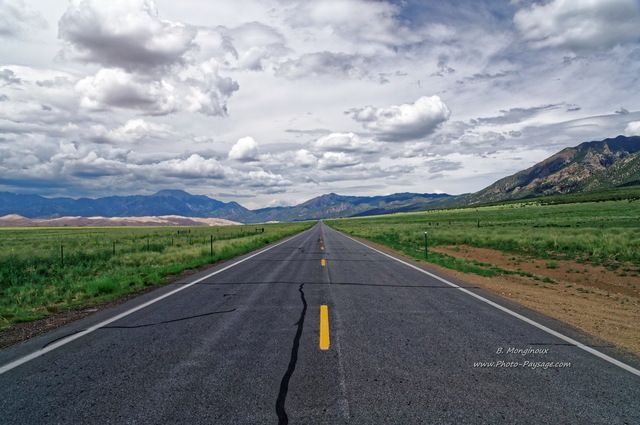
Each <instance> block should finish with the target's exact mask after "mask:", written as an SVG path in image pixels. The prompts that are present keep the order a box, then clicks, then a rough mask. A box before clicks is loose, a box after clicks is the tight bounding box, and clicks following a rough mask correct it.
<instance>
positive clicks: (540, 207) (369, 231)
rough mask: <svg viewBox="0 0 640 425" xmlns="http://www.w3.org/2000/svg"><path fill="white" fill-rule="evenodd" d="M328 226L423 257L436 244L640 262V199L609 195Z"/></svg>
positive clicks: (458, 263) (442, 260)
mask: <svg viewBox="0 0 640 425" xmlns="http://www.w3.org/2000/svg"><path fill="white" fill-rule="evenodd" d="M325 223H327V224H328V225H330V226H332V227H334V228H336V229H338V230H341V231H343V232H345V233H348V234H350V235H353V236H359V237H363V238H366V239H369V240H372V241H374V242H377V243H380V244H383V245H387V246H389V247H391V248H394V249H397V250H400V251H403V252H405V253H406V254H408V255H410V256H412V257H415V258H417V259H424V258H425V251H424V245H425V240H424V239H425V238H424V233H425V232H428V242H429V245H430V246H431V247H434V246H439V245H440V246H452V245H467V246H472V247H478V248H490V249H496V250H500V251H503V252H508V253H514V254H519V255H526V256H531V257H535V258H542V259H549V260H553V259H571V260H576V261H579V262H589V263H593V264H596V265H598V264H600V265H604V266H606V267H608V268H610V269H613V270H615V269H617V268H620V267H622V268H624V267H626V268H629V266H630V267H631V268H632V269H637V268H638V267H640V201H638V200H630V199H624V200H609V201H601V202H593V201H590V202H577V203H562V204H555V203H551V204H547V203H541V202H537V201H523V202H519V203H508V204H502V205H491V206H480V207H477V208H468V207H467V208H460V209H450V210H435V211H427V212H416V213H403V214H392V215H385V216H376V217H368V218H350V219H341V220H326V221H325ZM429 261H430V262H434V263H437V264H440V265H443V266H445V267H449V268H453V269H457V270H461V271H470V272H476V273H478V274H482V275H485V276H492V275H495V274H499V273H502V272H504V271H503V270H492V267H490V265H486V264H473V262H468V261H464V260H457V259H454V258H452V257H450V256H446V255H442V254H437V253H432V254H430V255H429Z"/></svg>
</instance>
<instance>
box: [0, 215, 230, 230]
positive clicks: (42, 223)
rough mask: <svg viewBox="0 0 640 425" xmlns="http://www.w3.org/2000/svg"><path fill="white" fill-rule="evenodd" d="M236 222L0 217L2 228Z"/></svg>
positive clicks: (225, 223)
mask: <svg viewBox="0 0 640 425" xmlns="http://www.w3.org/2000/svg"><path fill="white" fill-rule="evenodd" d="M234 224H240V223H236V222H234V221H229V220H223V219H220V218H199V217H181V216H179V215H165V216H159V217H148V216H147V217H60V218H51V219H42V218H25V217H22V216H20V215H16V214H11V215H5V216H3V217H0V227H95V226H229V225H234Z"/></svg>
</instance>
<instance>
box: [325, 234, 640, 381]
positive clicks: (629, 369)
mask: <svg viewBox="0 0 640 425" xmlns="http://www.w3.org/2000/svg"><path fill="white" fill-rule="evenodd" d="M334 230H335V229H334ZM343 234H344V233H343ZM345 236H346V237H348V238H349V239H352V240H354V241H355V242H358V243H359V244H360V245H363V246H366V247H367V248H369V249H371V250H373V251H376V252H377V253H379V254H382V255H384V256H385V257H389V258H391V259H393V260H396V261H397V262H399V263H402V264H404V265H405V266H408V267H411V268H412V269H415V270H418V271H419V272H421V273H424V274H426V275H428V276H431V277H432V278H434V279H437V280H439V281H440V282H443V283H446V284H447V285H449V286H452V287H453V288H456V289H458V290H460V291H462V292H464V293H465V294H467V295H471V296H472V297H474V298H477V299H479V300H480V301H482V302H485V303H487V304H489V305H490V306H492V307H495V308H497V309H498V310H501V311H503V312H505V313H507V314H510V315H511V316H513V317H515V318H518V319H520V320H522V321H523V322H526V323H528V324H530V325H532V326H535V327H536V328H538V329H541V330H543V331H545V332H547V333H549V334H551V335H553V336H555V337H557V338H560V339H561V340H563V341H566V342H568V343H570V344H572V345H575V346H576V347H578V348H581V349H583V350H585V351H587V352H589V353H591V354H593V355H594V356H597V357H600V358H601V359H603V360H606V361H608V362H609V363H612V364H614V365H616V366H618V367H621V368H622V369H624V370H626V371H627V372H631V373H633V374H634V375H637V376H640V370H638V369H636V368H634V367H633V366H629V365H628V364H626V363H623V362H621V361H619V360H616V359H614V358H613V357H611V356H608V355H606V354H604V353H601V352H600V351H598V350H595V349H593V348H591V347H589V346H587V345H584V344H583V343H581V342H578V341H576V340H575V339H572V338H569V337H568V336H566V335H563V334H561V333H560V332H556V331H554V330H553V329H550V328H548V327H546V326H544V325H541V324H540V323H538V322H536V321H534V320H531V319H529V318H528V317H525V316H523V315H521V314H518V313H516V312H515V311H512V310H509V309H508V308H506V307H503V306H501V305H500V304H497V303H494V302H493V301H490V300H488V299H486V298H484V297H483V296H480V295H478V294H476V293H474V292H472V291H469V290H468V289H465V288H463V287H461V286H459V285H456V284H455V283H451V282H449V281H448V280H446V279H444V278H442V277H440V276H437V275H435V274H433V273H430V272H428V271H426V270H424V269H422V268H420V267H418V266H415V265H413V264H410V263H407V262H406V261H403V260H400V259H399V258H396V257H394V256H392V255H389V254H387V253H385V252H382V251H379V250H377V249H375V248H372V247H370V246H369V245H367V244H365V243H362V242H360V241H359V240H357V239H353V238H352V237H350V236H349V235H345Z"/></svg>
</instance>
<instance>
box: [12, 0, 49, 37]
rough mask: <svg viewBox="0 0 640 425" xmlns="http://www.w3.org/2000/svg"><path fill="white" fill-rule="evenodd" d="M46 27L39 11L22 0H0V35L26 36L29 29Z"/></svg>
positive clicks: (45, 22)
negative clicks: (0, 0)
mask: <svg viewBox="0 0 640 425" xmlns="http://www.w3.org/2000/svg"><path fill="white" fill-rule="evenodd" d="M46 27H47V21H45V19H44V18H43V17H42V15H41V14H40V12H38V11H36V10H34V9H33V8H31V7H30V6H29V5H27V4H26V3H25V2H24V1H23V0H2V2H1V3H0V37H2V38H13V37H21V36H28V35H29V32H30V31H34V30H39V29H44V28H46Z"/></svg>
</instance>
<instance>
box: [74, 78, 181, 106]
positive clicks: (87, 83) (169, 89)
mask: <svg viewBox="0 0 640 425" xmlns="http://www.w3.org/2000/svg"><path fill="white" fill-rule="evenodd" d="M76 90H77V91H78V93H80V95H81V100H80V105H81V106H82V107H83V108H86V109H89V110H92V111H103V110H108V109H111V108H126V109H133V110H139V111H141V112H143V113H148V114H151V115H166V114H169V113H171V112H175V111H176V110H177V109H178V103H179V100H178V98H177V93H176V88H175V87H174V86H173V85H172V84H171V83H170V82H169V81H166V80H153V79H148V78H144V77H139V76H136V75H134V74H130V73H128V72H125V71H123V70H120V69H107V68H103V69H101V70H100V71H98V73H97V74H96V75H94V76H92V77H86V78H83V79H82V80H80V81H78V83H77V84H76Z"/></svg>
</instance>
